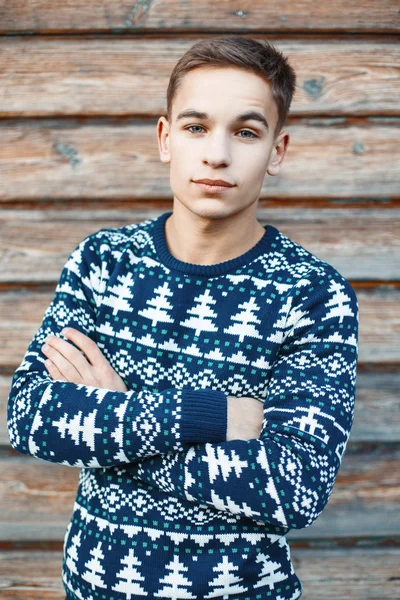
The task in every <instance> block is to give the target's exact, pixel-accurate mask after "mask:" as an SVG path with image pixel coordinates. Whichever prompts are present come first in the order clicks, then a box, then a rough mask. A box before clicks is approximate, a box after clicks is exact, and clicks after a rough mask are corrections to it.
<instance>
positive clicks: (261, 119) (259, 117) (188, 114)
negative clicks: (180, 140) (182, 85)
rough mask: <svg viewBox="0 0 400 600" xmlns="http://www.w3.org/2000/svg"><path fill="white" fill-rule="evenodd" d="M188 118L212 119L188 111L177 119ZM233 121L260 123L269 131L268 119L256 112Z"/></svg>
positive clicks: (203, 113)
mask: <svg viewBox="0 0 400 600" xmlns="http://www.w3.org/2000/svg"><path fill="white" fill-rule="evenodd" d="M187 118H195V119H202V120H203V121H206V120H207V119H209V118H210V116H209V114H208V113H205V112H199V111H198V110H192V109H187V110H184V111H182V112H180V113H179V115H178V116H177V117H176V120H177V121H179V120H180V119H187ZM233 121H234V122H235V123H243V122H245V121H258V122H259V123H261V124H262V125H264V127H265V128H266V129H267V130H268V129H269V125H268V122H267V119H266V118H265V117H264V115H262V114H261V113H260V112H258V111H256V110H252V111H249V112H245V113H242V114H241V115H238V116H237V117H236V118H235V119H234V120H233Z"/></svg>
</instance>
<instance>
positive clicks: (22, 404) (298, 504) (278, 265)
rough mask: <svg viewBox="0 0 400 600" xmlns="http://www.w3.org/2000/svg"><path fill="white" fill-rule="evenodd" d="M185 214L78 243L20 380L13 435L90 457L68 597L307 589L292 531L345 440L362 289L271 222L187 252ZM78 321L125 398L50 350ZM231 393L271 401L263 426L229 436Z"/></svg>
mask: <svg viewBox="0 0 400 600" xmlns="http://www.w3.org/2000/svg"><path fill="white" fill-rule="evenodd" d="M170 214H171V213H164V214H162V215H160V216H159V217H157V218H154V219H148V220H146V221H143V222H142V223H138V224H133V225H129V226H125V227H120V228H114V229H113V228H110V229H102V230H99V231H97V232H95V233H93V234H91V235H89V236H88V237H87V238H85V239H84V240H83V241H82V242H81V243H80V244H79V245H78V246H77V247H76V248H75V249H74V250H73V252H72V253H71V255H70V257H69V258H68V260H67V262H66V263H65V265H64V268H63V270H62V273H61V276H60V281H59V283H58V285H57V288H56V290H55V294H54V299H53V301H52V302H51V304H50V305H49V307H48V309H47V310H46V312H45V315H44V317H43V322H42V324H41V326H40V328H39V329H38V331H37V333H36V334H35V336H34V338H33V340H32V341H31V343H30V345H29V347H28V349H27V351H26V353H25V356H24V358H23V360H22V363H21V365H20V366H19V367H18V369H17V370H16V372H15V374H14V378H13V383H12V387H11V390H10V395H9V402H8V431H9V437H10V442H11V444H12V446H13V447H14V448H15V449H16V450H18V451H19V452H22V453H25V454H29V455H32V456H36V457H37V458H40V459H43V460H47V461H51V462H55V463H60V464H64V465H68V466H71V467H79V468H80V477H79V486H78V490H77V494H76V499H75V503H74V506H73V511H72V516H71V520H70V523H69V525H68V528H67V531H66V534H65V538H64V560H63V565H62V579H63V583H64V587H65V590H66V594H67V598H69V599H71V600H72V599H73V600H76V599H79V600H99V599H104V600H134V599H137V598H143V597H147V598H149V599H150V598H170V599H176V600H177V599H184V598H194V599H202V598H221V599H227V600H236V599H238V600H245V599H246V600H264V599H270V600H295V599H297V598H300V596H301V594H302V586H301V582H300V580H299V578H298V577H297V575H296V573H295V572H294V569H293V565H292V562H291V559H290V548H289V545H288V543H287V540H286V534H287V533H288V532H289V531H290V530H291V529H300V528H304V527H308V526H310V525H311V524H312V523H313V522H314V521H315V520H316V519H317V518H318V516H319V515H320V514H321V512H322V510H323V509H324V507H325V506H326V504H327V502H328V500H329V497H330V495H331V493H332V489H333V486H334V483H335V480H336V476H337V473H338V471H339V468H340V465H341V461H342V457H343V454H344V452H345V449H346V444H347V441H348V438H349V435H350V430H351V427H352V423H353V416H354V400H355V388H356V368H357V359H358V302H357V297H356V294H355V292H354V290H353V288H352V287H351V286H350V284H349V283H348V282H347V281H346V279H344V278H343V276H342V275H341V274H340V273H338V271H336V270H335V269H334V268H333V267H332V266H331V265H329V264H328V263H326V262H323V261H322V260H320V259H319V258H317V257H316V256H314V255H313V254H311V253H310V252H309V251H307V250H306V249H305V248H303V247H302V246H300V245H299V244H298V243H296V242H294V241H292V240H290V239H289V238H288V237H287V236H285V235H284V234H283V233H281V232H280V231H279V230H278V229H276V228H275V227H273V226H271V225H268V226H267V227H266V231H265V234H264V236H263V238H262V239H261V240H260V241H259V242H258V243H257V244H256V245H255V246H254V247H253V248H251V249H250V250H249V251H248V252H246V253H244V254H242V255H241V256H239V257H237V258H236V259H232V260H229V261H225V262H222V263H219V264H217V265H206V266H205V265H203V266H201V265H194V264H190V263H184V262H181V261H179V260H177V259H175V258H174V257H173V256H172V255H171V254H170V252H169V249H168V246H167V244H166V240H165V230H164V225H165V220H166V219H167V218H168V217H169V216H170ZM68 325H69V326H72V327H75V328H77V329H79V330H81V331H82V332H83V333H85V334H86V335H88V336H89V337H91V338H92V339H93V340H95V341H96V343H97V345H98V346H99V348H100V349H101V351H102V352H103V354H104V356H105V357H106V358H107V360H108V361H109V362H110V363H111V365H112V366H113V368H114V369H115V370H116V371H117V372H118V373H119V374H120V375H121V377H122V378H123V379H124V381H125V383H126V385H127V388H128V391H127V392H115V391H113V390H107V389H98V388H95V387H91V386H85V385H76V384H74V383H66V382H63V381H60V380H58V381H57V380H56V381H54V380H52V378H51V377H50V376H49V374H48V373H47V370H46V368H45V366H44V360H45V356H44V355H43V353H42V352H41V346H42V343H43V341H44V339H45V338H46V337H47V335H49V334H53V335H56V336H60V337H61V329H62V328H63V327H66V326H68ZM228 396H236V397H241V396H250V397H253V398H256V399H258V400H259V401H260V402H262V403H263V407H264V421H263V426H262V431H261V435H260V437H259V438H257V439H251V440H248V441H244V440H232V441H229V442H228V441H226V429H227V397H228Z"/></svg>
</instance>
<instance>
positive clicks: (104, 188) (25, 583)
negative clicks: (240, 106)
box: [0, 0, 400, 600]
mask: <svg viewBox="0 0 400 600" xmlns="http://www.w3.org/2000/svg"><path fill="white" fill-rule="evenodd" d="M399 12H400V11H399V4H398V2H396V1H395V0H337V1H336V2H331V1H328V0H319V1H318V2H311V0H296V1H293V2H280V3H278V2H273V1H272V0H267V1H266V0H253V1H252V2H244V1H243V2H236V1H231V2H229V1H222V0H200V1H196V2H194V1H190V0H187V1H180V2H178V1H175V0H158V1H157V0H154V1H151V0H140V1H139V2H133V1H132V0H129V1H128V0H102V1H100V0H86V1H85V2H81V0H68V1H64V2H57V1H56V0H42V1H40V2H37V1H34V0H8V1H6V0H0V140H1V143H0V231H1V241H0V265H1V271H0V463H1V466H0V472H1V477H0V502H1V512H0V591H1V595H2V597H3V598H5V599H9V600H11V599H13V600H15V599H16V598H18V599H23V600H28V599H29V600H33V599H54V600H61V599H62V598H63V597H64V595H63V591H62V584H61V560H62V557H61V554H62V538H63V535H64V532H65V529H66V526H67V523H68V521H69V518H70V516H71V513H72V506H73V501H74V497H75V492H76V487H77V480H78V474H79V470H78V469H73V468H69V467H65V466H61V465H54V464H51V463H46V462H45V461H39V460H37V459H35V458H32V457H27V456H23V455H20V454H18V453H17V452H15V451H14V450H13V449H11V447H10V444H9V440H8V436H7V431H6V404H7V398H8V392H9V389H10V386H11V378H12V375H13V373H14V371H15V369H16V367H17V366H18V365H19V364H20V362H21V360H22V357H23V355H24V353H25V350H26V348H27V346H28V344H29V342H30V340H31V338H32V337H33V335H34V333H35V331H36V330H37V328H38V327H39V325H40V323H41V320H42V317H43V314H44V311H45V309H46V308H47V306H48V304H49V303H50V301H51V299H52V297H53V294H54V290H55V287H56V284H57V281H58V278H59V275H60V273H61V269H62V266H63V264H64V262H65V260H66V258H67V256H68V255H69V253H70V252H71V251H72V249H73V248H74V247H75V245H77V244H78V243H79V241H81V240H82V239H83V238H84V237H85V236H86V235H88V234H89V233H92V232H94V231H96V230H98V229H100V228H102V227H110V226H111V227H119V226H121V225H126V224H129V223H133V222H139V221H142V220H144V219H146V218H152V217H155V216H157V215H158V214H160V213H161V212H165V211H166V210H170V209H171V207H172V194H171V190H170V187H169V171H168V170H169V166H168V165H164V164H162V163H161V162H160V160H159V155H158V147H157V138H156V128H155V125H156V122H157V119H158V117H159V116H160V115H161V114H165V112H166V101H165V92H166V88H167V84H168V79H169V75H170V72H171V71H172V68H173V66H174V64H175V63H176V62H177V60H178V59H179V58H180V56H181V55H182V54H183V53H184V52H185V51H186V50H187V49H188V48H189V47H190V46H191V45H193V43H195V42H196V41H197V40H199V39H202V38H205V37H210V36H213V35H216V34H224V33H226V34H229V33H236V34H241V35H243V36H247V37H252V38H255V39H260V40H263V39H268V40H270V41H271V42H272V43H274V44H275V45H276V46H277V47H278V48H279V49H281V50H282V51H283V52H284V53H285V54H286V55H287V56H288V57H289V58H290V61H291V63H292V65H293V67H294V68H295V70H296V72H297V76H298V90H297V92H296V95H295V98H294V101H293V104H292V111H291V118H290V121H289V124H288V127H287V129H288V130H289V132H290V134H291V142H290V148H289V150H288V154H287V156H286V158H285V161H284V165H283V168H282V170H281V173H280V175H279V176H278V177H273V178H271V177H267V178H266V181H265V187H264V188H263V190H262V195H261V198H260V201H259V213H258V219H259V221H260V222H261V223H262V224H266V223H271V224H273V225H275V226H276V227H278V228H279V229H281V231H283V232H284V233H285V234H287V235H288V236H289V237H291V238H292V239H293V240H296V241H298V242H299V243H301V244H302V245H304V246H305V247H306V248H307V249H309V250H311V251H312V252H314V253H315V254H316V255H317V256H319V257H321V258H322V259H324V260H327V261H328V262H330V263H331V264H333V265H334V266H335V267H336V268H337V269H338V270H339V271H340V272H341V273H342V274H343V275H344V276H345V277H346V278H347V279H348V280H349V281H350V283H351V284H352V285H353V287H354V288H355V290H356V292H357V295H358V298H359V305H360V332H359V343H360V347H359V370H358V378H357V394H356V409H355V421H354V426H353V430H352V433H351V436H350V441H349V444H348V446H347V449H346V453H345V455H344V458H343V462H342V466H341V469H340V472H339V475H338V478H337V481H336V485H335V487H334V491H333V493H332V496H331V498H330V500H329V503H328V505H327V507H326V509H325V510H324V512H323V514H322V515H321V516H320V517H319V518H318V519H317V521H316V522H315V523H314V524H313V525H312V526H311V527H309V528H306V529H303V530H299V531H296V532H291V534H290V535H289V536H288V538H289V539H291V548H292V559H293V564H294V567H295V570H296V572H297V573H298V575H299V577H300V579H301V580H302V583H303V587H304V593H303V598H304V600H324V599H328V598H329V599H331V600H345V599H348V598H349V599H357V600H358V599H359V600H366V599H377V600H382V599H383V598H386V599H388V600H389V599H394V598H399V589H400V518H399V514H400V510H399V509H400V477H399V474H400V468H399V464H400V463H399V460H400V427H399V425H400V410H399V409H400V400H399V387H400V373H399V365H400V344H399V337H400V336H399V331H400V317H399V300H400V277H399V275H400V270H399V265H400V235H399V232H400V229H399V223H400V202H399V200H400V194H399V190H400V187H399V175H400V144H399V137H400V135H399V134H400V131H399V127H400V109H399V97H400V85H399V81H400V78H399V55H400V45H399V35H398V33H399V29H400V21H399V16H400V15H399ZM292 533H293V534H292Z"/></svg>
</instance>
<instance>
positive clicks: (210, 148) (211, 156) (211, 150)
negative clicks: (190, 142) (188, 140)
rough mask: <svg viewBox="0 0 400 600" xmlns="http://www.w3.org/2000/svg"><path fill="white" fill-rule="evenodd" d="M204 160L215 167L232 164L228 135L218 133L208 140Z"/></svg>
mask: <svg viewBox="0 0 400 600" xmlns="http://www.w3.org/2000/svg"><path fill="white" fill-rule="evenodd" d="M204 161H205V162H207V163H208V164H209V165H212V166H213V167H217V166H219V165H221V164H225V165H228V164H230V162H231V152H230V146H229V141H228V138H227V136H226V135H223V134H219V135H218V134H216V135H214V136H211V137H210V138H209V139H208V140H207V143H206V144H205V148H204Z"/></svg>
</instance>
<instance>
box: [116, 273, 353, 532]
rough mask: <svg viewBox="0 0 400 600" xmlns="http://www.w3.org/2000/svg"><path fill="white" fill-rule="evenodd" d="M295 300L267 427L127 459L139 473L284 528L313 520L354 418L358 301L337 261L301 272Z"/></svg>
mask: <svg viewBox="0 0 400 600" xmlns="http://www.w3.org/2000/svg"><path fill="white" fill-rule="evenodd" d="M332 273H333V275H332ZM289 302H290V303H291V305H290V309H289V310H288V313H287V320H286V328H285V330H284V337H283V341H282V343H281V345H280V350H279V354H278V357H277V359H276V361H275V363H274V364H273V366H272V369H271V371H270V373H269V381H268V394H267V397H266V398H265V400H264V420H263V424H262V431H261V434H260V437H259V438H256V439H251V440H231V441H224V442H222V443H205V444H204V443H200V444H196V445H194V446H193V447H192V448H190V449H188V450H185V451H183V452H178V453H173V454H169V455H165V456H158V457H154V458H151V459H145V460H144V461H142V462H139V463H136V464H135V465H124V467H123V468H124V469H127V470H128V471H129V472H130V474H131V475H132V477H133V478H136V479H141V480H142V481H145V482H148V483H150V484H151V485H152V486H155V487H157V488H159V489H161V490H163V491H165V492H168V493H172V494H173V495H176V496H180V497H182V498H185V499H187V500H189V501H193V502H197V503H200V504H204V505H210V506H212V507H214V508H215V509H217V510H221V511H227V512H230V513H233V514H235V515H239V516H243V517H249V518H251V519H252V520H254V521H256V522H258V523H259V524H267V525H270V526H274V527H275V528H283V529H284V530H285V531H288V530H289V529H301V528H304V527H308V526H309V525H311V524H312V523H313V521H314V520H315V519H316V518H317V517H318V516H319V514H320V513H321V512H322V510H323V509H324V507H325V505H326V504H327V502H328V500H329V497H330V495H331V492H332V489H333V485H334V482H335V479H336V476H337V473H338V471H339V467H340V464H341V460H342V456H343V454H344V451H345V448H346V445H347V441H348V438H349V435H350V430H351V427H352V423H353V416H354V403H355V386H356V367H357V360H358V301H357V297H356V294H355V291H354V290H353V288H352V287H351V286H350V284H349V283H348V282H347V280H345V279H344V278H342V276H341V275H340V274H339V273H338V272H337V271H335V270H334V269H333V267H332V268H331V271H327V272H325V273H324V274H323V275H322V276H321V275H320V274H317V275H316V276H313V277H311V278H309V279H304V278H303V279H302V280H301V281H300V282H298V284H297V285H296V286H295V289H294V290H293V293H292V295H291V297H290V298H289Z"/></svg>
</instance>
